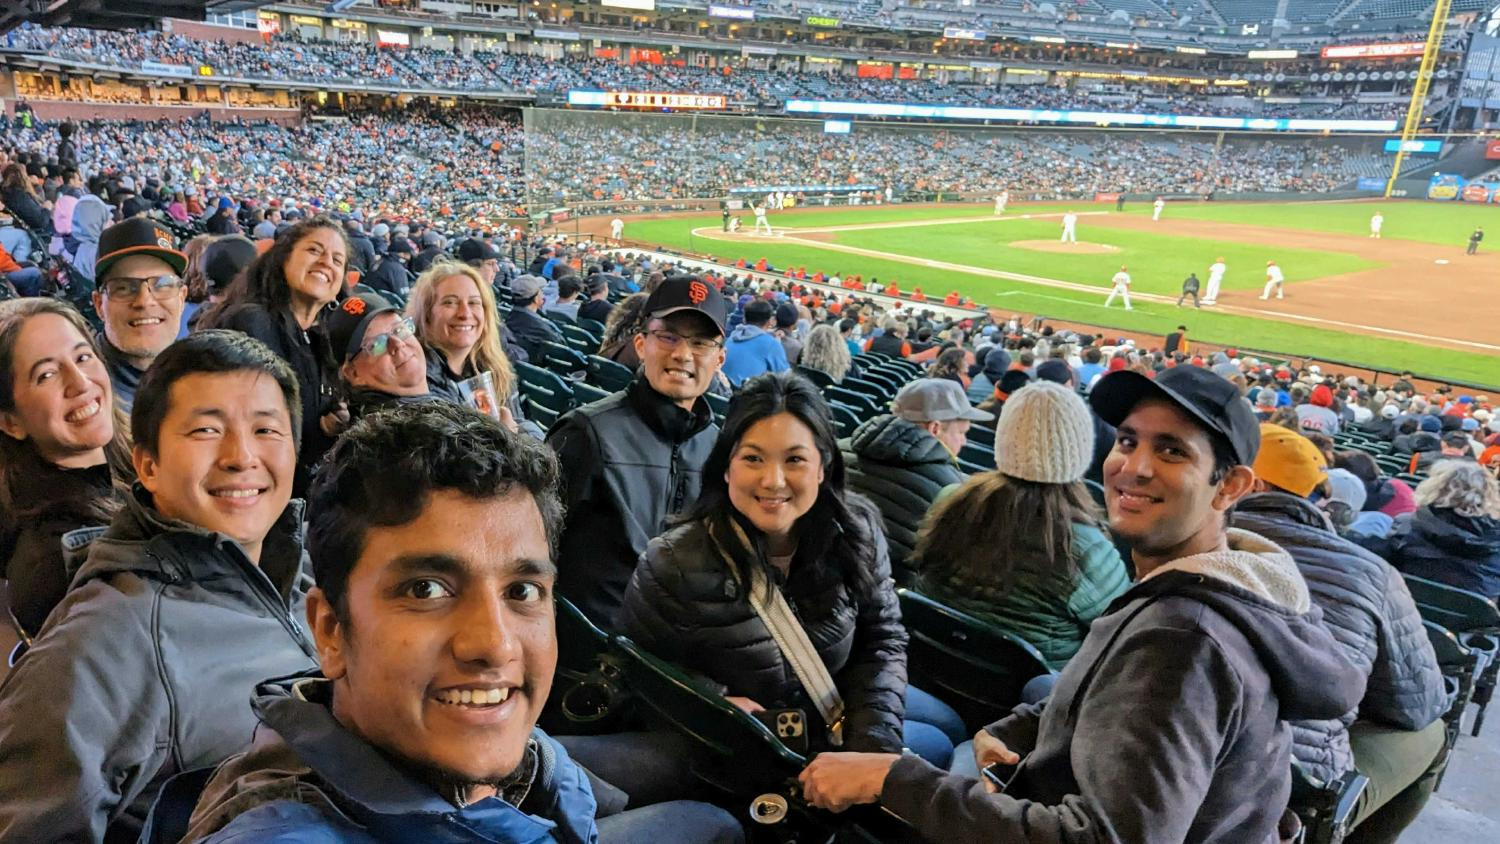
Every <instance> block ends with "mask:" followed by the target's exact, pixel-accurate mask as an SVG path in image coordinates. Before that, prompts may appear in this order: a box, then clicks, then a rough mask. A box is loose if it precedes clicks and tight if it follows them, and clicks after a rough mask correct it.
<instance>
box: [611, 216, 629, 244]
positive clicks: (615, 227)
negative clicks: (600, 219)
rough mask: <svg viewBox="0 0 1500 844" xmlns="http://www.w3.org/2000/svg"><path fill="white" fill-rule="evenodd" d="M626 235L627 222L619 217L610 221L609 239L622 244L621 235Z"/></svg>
mask: <svg viewBox="0 0 1500 844" xmlns="http://www.w3.org/2000/svg"><path fill="white" fill-rule="evenodd" d="M624 233H625V221H624V220H622V219H620V218H619V217H616V218H614V219H613V220H610V221H609V239H610V240H613V241H614V242H615V243H619V242H620V235H622V234H624Z"/></svg>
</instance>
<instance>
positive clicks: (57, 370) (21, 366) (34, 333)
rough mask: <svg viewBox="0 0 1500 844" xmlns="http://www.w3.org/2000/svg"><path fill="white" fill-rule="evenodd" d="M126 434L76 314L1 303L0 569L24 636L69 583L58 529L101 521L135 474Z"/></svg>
mask: <svg viewBox="0 0 1500 844" xmlns="http://www.w3.org/2000/svg"><path fill="white" fill-rule="evenodd" d="M126 431H127V425H126V423H125V419H124V417H123V416H122V415H121V414H120V413H119V411H118V410H117V409H116V408H115V403H114V393H113V390H112V388H111V386H110V380H109V374H108V372H107V371H106V369H105V366H104V360H103V358H102V357H101V355H100V353H99V347H98V346H97V345H96V344H95V342H94V340H93V335H92V333H91V332H90V331H89V329H88V325H87V324H86V323H85V322H84V321H83V317H82V316H80V315H79V313H78V312H77V311H75V310H73V308H72V307H70V306H69V305H67V304H65V303H63V302H59V301H57V300H55V299H45V298H29V299H16V300H13V301H10V302H5V303H0V576H3V577H4V578H5V579H6V581H7V582H8V587H9V588H8V592H9V604H10V612H11V615H12V617H13V618H14V619H15V621H16V623H17V624H18V626H19V627H20V628H21V629H22V630H23V631H25V633H26V634H27V635H34V634H36V632H37V631H38V630H40V629H41V626H42V622H44V621H46V619H47V614H48V613H49V612H51V610H52V608H53V607H54V606H56V605H57V602H58V601H60V600H62V596H63V593H64V592H65V591H66V590H67V586H68V578H67V574H66V571H65V568H64V564H63V550H62V541H61V540H62V535H63V534H64V533H66V532H68V531H70V530H75V529H77V528H81V527H88V526H93V525H105V524H108V523H109V520H110V518H111V516H112V515H113V514H114V512H115V510H116V509H118V506H119V505H118V502H119V501H120V500H121V499H120V498H119V495H120V493H121V491H122V490H123V489H124V488H125V487H127V486H128V485H129V484H130V482H131V481H132V480H134V478H135V471H134V469H132V468H131V463H130V445H129V443H128V442H127V439H126Z"/></svg>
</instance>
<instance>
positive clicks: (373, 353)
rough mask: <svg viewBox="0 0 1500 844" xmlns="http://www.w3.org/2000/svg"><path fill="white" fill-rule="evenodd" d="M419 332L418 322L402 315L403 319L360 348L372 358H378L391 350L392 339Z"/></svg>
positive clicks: (402, 338)
mask: <svg viewBox="0 0 1500 844" xmlns="http://www.w3.org/2000/svg"><path fill="white" fill-rule="evenodd" d="M416 332H417V324H416V323H414V322H412V321H411V317H402V318H401V321H400V322H398V323H396V325H395V326H394V327H393V328H391V330H390V331H387V332H385V333H383V334H376V335H375V336H374V337H371V338H370V339H369V340H368V341H367V342H366V343H365V344H364V345H363V346H360V347H359V350H360V351H362V352H364V353H365V354H367V355H369V356H370V357H372V358H378V357H380V356H381V355H383V354H385V353H386V352H389V351H390V350H391V340H392V339H396V340H405V339H406V338H408V337H410V336H412V335H413V334H415V333H416Z"/></svg>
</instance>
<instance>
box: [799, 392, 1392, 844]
mask: <svg viewBox="0 0 1500 844" xmlns="http://www.w3.org/2000/svg"><path fill="white" fill-rule="evenodd" d="M1090 402H1091V404H1092V405H1093V407H1094V410H1095V411H1096V412H1097V413H1098V414H1099V415H1100V416H1101V417H1102V418H1103V419H1104V421H1106V422H1108V423H1110V424H1112V425H1114V426H1116V428H1117V429H1118V434H1117V437H1116V440H1115V448H1114V450H1113V451H1112V452H1111V453H1110V456H1109V459H1108V460H1107V461H1105V467H1104V485H1105V489H1106V503H1107V505H1108V508H1109V516H1110V527H1111V528H1112V529H1113V531H1114V532H1115V533H1116V535H1118V536H1120V537H1122V538H1124V539H1125V540H1127V541H1128V542H1129V543H1130V545H1131V547H1132V551H1133V555H1134V559H1135V567H1136V571H1137V572H1138V573H1139V574H1140V577H1141V580H1140V582H1138V583H1137V584H1136V586H1135V587H1133V588H1132V589H1131V590H1130V591H1128V592H1126V593H1125V594H1124V595H1122V596H1121V597H1120V598H1119V599H1117V600H1116V601H1115V603H1114V604H1113V605H1112V606H1111V611H1110V612H1109V613H1107V614H1106V615H1104V616H1102V617H1100V618H1099V619H1098V620H1096V621H1095V622H1094V624H1093V626H1092V627H1091V628H1090V630H1089V634H1088V637H1087V638H1086V639H1085V640H1084V643H1083V648H1082V649H1081V650H1080V651H1079V652H1078V655H1077V656H1075V657H1074V658H1073V659H1072V660H1071V661H1070V662H1069V663H1068V666H1067V667H1066V668H1065V669H1064V670H1063V672H1062V674H1061V675H1060V676H1059V678H1058V681H1057V685H1056V687H1055V688H1054V690H1053V692H1052V696H1051V697H1050V698H1049V699H1048V700H1046V701H1044V702H1043V703H1041V704H1031V705H1023V706H1019V707H1017V708H1016V709H1015V710H1014V711H1013V712H1012V713H1011V715H1009V716H1007V717H1006V718H1003V719H1001V720H1000V721H998V722H996V723H995V724H992V725H990V726H989V727H987V728H986V729H985V730H984V731H982V732H981V733H980V734H979V735H978V736H976V737H975V745H974V756H975V761H976V762H977V763H978V764H980V765H989V764H992V763H1002V764H1016V763H1019V767H1018V768H1017V771H1016V774H1015V776H1014V778H1013V779H1011V781H1010V785H1009V787H1008V789H1007V791H1006V793H1005V794H1003V795H994V794H987V793H985V790H984V789H982V788H978V787H977V783H976V781H975V780H974V779H973V778H971V777H968V776H963V775H960V774H954V773H948V772H946V771H942V770H939V769H937V768H934V767H932V766H931V765H928V764H927V763H925V762H923V761H921V760H919V759H916V758H914V757H912V756H909V755H908V756H894V755H886V754H837V753H835V754H823V755H821V756H819V757H818V758H817V759H815V760H814V761H813V762H812V764H811V765H809V766H808V768H807V769H806V771H804V772H803V774H802V784H803V792H804V795H805V796H806V797H807V798H808V799H809V800H810V801H811V802H812V803H813V804H814V805H817V806H821V807H824V808H829V809H835V810H838V809H843V808H845V807H847V806H850V805H852V804H855V803H861V802H873V801H875V800H879V801H880V802H881V803H883V804H884V805H885V806H886V807H888V808H890V809H891V810H892V811H894V812H895V813H896V814H898V815H900V816H901V817H903V818H905V819H906V820H907V821H908V822H910V823H911V824H912V825H913V826H915V827H916V829H917V830H918V831H919V832H921V833H922V834H923V835H924V836H926V837H928V838H930V839H932V840H941V841H944V842H970V841H972V842H981V841H984V842H989V841H1029V842H1049V843H1050V842H1085V841H1087V842H1098V841H1121V842H1132V844H1133V843H1134V842H1157V841H1163V842H1165V841H1172V842H1177V841H1191V842H1195V844H1218V843H1219V842H1222V844H1228V842H1235V844H1269V843H1270V842H1274V841H1277V840H1279V837H1278V835H1277V823H1278V821H1279V820H1280V818H1281V815H1282V813H1283V810H1284V809H1285V807H1286V805H1287V798H1288V797H1289V795H1290V793H1291V772H1290V762H1291V753H1290V750H1291V735H1290V730H1289V728H1288V727H1287V725H1286V721H1287V720H1288V719H1305V718H1335V717H1338V716H1340V715H1342V714H1343V713H1345V712H1347V711H1349V710H1350V709H1352V708H1353V707H1354V706H1355V705H1356V704H1357V703H1358V702H1359V700H1360V698H1361V697H1362V696H1363V694H1364V676H1363V674H1362V673H1361V672H1360V671H1358V670H1357V669H1356V668H1354V667H1353V666H1352V665H1350V664H1349V663H1348V662H1347V661H1345V660H1344V659H1343V657H1342V656H1341V655H1340V651H1339V648H1338V645H1337V644H1336V643H1335V641H1334V640H1333V638H1332V637H1331V636H1330V635H1329V633H1328V630H1327V628H1325V627H1324V626H1323V625H1322V624H1321V622H1320V621H1319V620H1318V614H1317V613H1316V611H1313V610H1312V604H1311V600H1310V598H1309V595H1308V590H1307V584H1306V583H1305V582H1304V581H1303V579H1302V576H1301V575H1300V574H1299V573H1298V571H1297V567H1296V565H1295V564H1294V563H1293V562H1292V559H1291V557H1289V556H1288V555H1287V554H1286V552H1285V551H1283V550H1281V549H1280V548H1278V547H1276V546H1275V545H1274V544H1272V543H1270V542H1268V541H1267V540H1265V539H1263V538H1261V537H1259V536H1256V535H1255V534H1252V533H1249V532H1247V531H1239V530H1233V529H1230V528H1228V522H1227V518H1226V516H1227V514H1228V512H1229V511H1230V509H1231V508H1233V506H1234V505H1235V502H1237V501H1238V500H1239V499H1240V498H1241V497H1243V496H1244V495H1245V494H1247V493H1248V492H1249V491H1250V489H1251V486H1252V484H1253V482H1254V474H1253V472H1252V471H1251V469H1250V465H1251V464H1252V463H1253V462H1254V460H1255V454H1256V450H1257V447H1258V445H1259V426H1258V424H1257V422H1256V420H1255V414H1254V412H1253V411H1252V410H1251V409H1250V405H1249V404H1248V403H1246V402H1245V401H1244V399H1243V398H1241V397H1240V395H1239V393H1238V391H1237V390H1236V389H1235V387H1234V385H1233V384H1230V383H1229V382H1228V381H1225V380H1224V379H1222V378H1219V377H1218V376H1216V375H1214V374H1213V373H1211V372H1209V371H1208V370H1205V369H1201V368H1199V367H1192V366H1179V367H1177V368H1175V369H1169V370H1167V371H1166V372H1163V373H1162V374H1161V375H1160V376H1159V377H1158V378H1157V379H1156V380H1154V381H1153V380H1151V379H1148V378H1146V377H1145V376H1142V375H1139V374H1136V373H1132V372H1119V373H1114V374H1111V375H1108V376H1105V377H1104V378H1103V379H1101V380H1100V381H1099V383H1098V384H1097V385H1096V386H1095V387H1094V390H1093V392H1092V393H1091V394H1090ZM1023 757H1024V758H1023Z"/></svg>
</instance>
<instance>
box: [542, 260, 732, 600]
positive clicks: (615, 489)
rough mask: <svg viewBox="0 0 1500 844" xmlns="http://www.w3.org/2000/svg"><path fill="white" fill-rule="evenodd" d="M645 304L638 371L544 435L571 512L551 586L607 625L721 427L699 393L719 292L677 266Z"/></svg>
mask: <svg viewBox="0 0 1500 844" xmlns="http://www.w3.org/2000/svg"><path fill="white" fill-rule="evenodd" d="M645 310H646V313H647V314H649V316H650V320H649V321H648V322H647V324H646V328H645V330H644V331H642V332H641V333H640V334H638V335H636V337H635V351H636V354H637V355H639V356H640V359H641V368H640V371H639V373H638V374H637V375H636V378H635V380H634V381H632V382H631V384H630V385H629V386H628V387H626V388H625V389H623V390H621V391H620V392H618V393H615V394H614V395H612V396H610V397H609V398H606V399H601V400H599V401H597V402H595V403H593V404H590V405H585V406H584V407H580V408H577V409H576V410H573V411H570V412H569V413H568V414H567V415H565V416H563V417H562V418H561V419H559V420H558V421H557V424H556V425H555V426H553V428H552V432H551V433H550V434H549V435H548V436H547V442H548V444H550V445H551V446H552V448H553V449H555V450H556V451H557V455H558V459H559V461H560V462H561V463H562V475H563V488H564V493H563V502H564V503H565V504H566V505H567V514H568V515H567V522H566V524H565V526H564V528H563V534H562V540H561V545H560V548H559V551H558V559H557V568H558V577H557V588H558V592H559V593H561V594H562V595H564V596H566V597H568V598H569V599H571V600H572V601H573V602H574V603H575V604H577V605H578V607H579V609H581V610H583V612H584V614H585V615H587V616H588V617H589V619H590V620H592V621H593V622H594V623H595V624H598V625H599V626H600V627H603V628H606V629H611V630H612V629H614V628H615V613H616V611H617V610H618V609H619V607H620V601H621V599H622V598H623V596H624V594H625V585H626V583H627V582H628V581H629V580H630V574H631V572H633V571H634V570H635V564H636V561H637V560H639V559H640V557H641V553H642V552H644V551H645V550H646V543H648V542H650V541H651V538H652V537H654V536H656V535H657V534H659V533H661V532H662V531H663V530H664V529H665V527H666V523H667V517H668V516H671V515H673V514H675V513H679V512H682V511H683V510H684V509H685V508H686V507H687V505H689V504H691V503H692V502H693V500H694V499H696V498H697V497H698V485H699V474H700V472H701V470H702V468H703V462H704V461H705V460H706V459H708V452H709V450H710V449H711V448H712V447H713V444H714V438H715V437H716V436H717V435H718V428H717V427H716V426H715V425H714V424H713V414H712V413H711V412H710V411H709V407H708V403H707V402H706V401H705V400H704V399H703V394H704V392H706V391H707V390H708V386H709V384H710V383H711V382H712V381H713V378H714V375H715V374H716V373H717V372H718V371H719V367H720V366H722V365H723V363H724V319H725V312H726V309H725V307H724V298H723V297H722V296H721V295H720V294H719V291H717V290H715V289H714V286H713V285H711V284H708V283H706V282H704V281H702V280H700V279H698V278H696V277H693V276H678V277H673V278H669V279H667V280H666V281H664V282H662V283H661V285H660V286H659V287H657V288H656V290H655V292H653V293H652V294H651V296H650V298H648V299H647V300H646V306H645Z"/></svg>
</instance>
